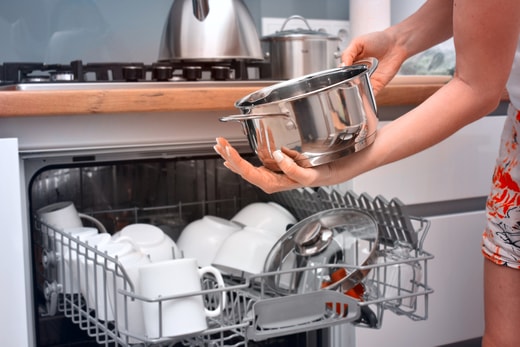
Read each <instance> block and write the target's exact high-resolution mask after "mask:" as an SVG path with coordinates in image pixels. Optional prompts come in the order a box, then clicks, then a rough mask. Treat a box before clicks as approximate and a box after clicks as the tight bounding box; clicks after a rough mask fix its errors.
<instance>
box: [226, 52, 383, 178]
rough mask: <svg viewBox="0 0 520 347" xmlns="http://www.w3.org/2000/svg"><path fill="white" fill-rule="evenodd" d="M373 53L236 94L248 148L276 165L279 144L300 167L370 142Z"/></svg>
mask: <svg viewBox="0 0 520 347" xmlns="http://www.w3.org/2000/svg"><path fill="white" fill-rule="evenodd" d="M377 63H378V62H377V59H375V58H371V59H368V60H363V61H359V62H356V63H355V64H354V65H351V66H346V67H342V68H336V69H330V70H325V71H321V72H317V73H314V74H310V75H307V76H304V77H300V78H296V79H292V80H288V81H284V82H280V83H277V84H275V85H273V86H270V87H266V88H263V89H260V90H258V91H256V92H254V93H251V94H249V95H248V96H246V97H244V98H242V99H240V100H238V101H237V102H236V103H235V106H236V107H237V108H238V109H240V111H241V112H242V114H241V115H233V116H227V117H223V118H221V119H220V120H221V121H224V122H226V121H239V122H241V123H242V125H243V128H244V131H245V133H246V135H247V137H248V140H249V144H250V146H251V148H252V149H253V150H254V151H255V152H256V154H257V155H258V157H259V158H260V160H261V161H262V163H263V164H264V166H265V167H267V168H269V169H271V170H274V171H278V170H279V168H278V165H277V164H276V162H275V160H274V159H273V156H272V153H273V152H274V151H275V150H279V149H280V150H282V151H284V152H285V153H287V154H288V155H290V156H291V157H293V159H294V160H295V161H296V163H298V165H300V166H303V167H312V166H317V165H321V164H325V163H328V162H331V161H334V160H336V159H338V158H341V157H343V156H346V155H349V154H351V153H354V152H358V151H360V150H362V149H364V148H366V147H367V146H369V145H370V144H372V143H373V141H374V139H375V134H376V128H377V123H378V119H377V107H376V102H375V98H374V95H373V92H372V86H371V84H370V76H371V74H372V73H373V72H374V70H375V69H376V67H377Z"/></svg>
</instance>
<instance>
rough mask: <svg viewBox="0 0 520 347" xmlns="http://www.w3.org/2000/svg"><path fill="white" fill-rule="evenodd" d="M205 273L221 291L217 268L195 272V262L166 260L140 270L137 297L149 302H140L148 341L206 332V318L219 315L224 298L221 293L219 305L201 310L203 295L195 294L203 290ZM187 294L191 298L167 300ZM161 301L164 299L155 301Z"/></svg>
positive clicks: (222, 281) (219, 275) (220, 277)
mask: <svg viewBox="0 0 520 347" xmlns="http://www.w3.org/2000/svg"><path fill="white" fill-rule="evenodd" d="M205 273H210V274H211V275H213V276H214V278H215V279H216V280H217V283H218V286H219V287H221V288H222V287H224V280H223V278H222V275H221V274H220V272H219V271H218V270H217V269H216V268H214V267H212V266H205V267H202V268H198V266H197V260H196V259H194V258H184V259H174V260H166V261H162V262H157V263H151V264H148V265H143V266H141V267H140V268H139V286H138V287H139V294H140V295H141V296H142V297H144V298H146V299H147V300H150V301H143V313H144V321H145V327H146V333H147V337H148V338H160V337H171V336H179V335H186V334H193V333H198V332H201V331H204V330H206V329H207V328H208V326H207V321H206V318H207V317H216V316H218V315H219V314H220V313H221V311H222V308H223V307H224V306H225V305H226V302H225V300H226V299H225V298H226V296H225V295H224V294H223V293H222V295H221V298H220V300H219V305H218V306H217V307H215V308H213V309H208V308H206V307H205V306H204V302H203V297H202V295H196V293H198V292H200V291H201V290H202V286H201V278H202V277H203V275H204V274H205ZM190 293H193V294H194V295H188V296H185V297H179V298H174V299H168V298H171V297H174V296H177V295H183V294H190ZM161 298H165V299H164V300H158V299H161ZM159 305H161V307H160V306H159ZM161 313H162V315H161ZM160 315H161V316H160ZM161 320H162V327H161V324H160V323H159V322H160V321H161ZM160 328H161V329H162V331H161V330H160Z"/></svg>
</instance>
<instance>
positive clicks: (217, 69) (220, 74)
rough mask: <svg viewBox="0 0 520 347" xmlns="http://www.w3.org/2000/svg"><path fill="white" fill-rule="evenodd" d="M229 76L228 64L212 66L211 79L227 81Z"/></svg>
mask: <svg viewBox="0 0 520 347" xmlns="http://www.w3.org/2000/svg"><path fill="white" fill-rule="evenodd" d="M230 78H231V69H230V67H229V66H219V65H217V66H212V67H211V79H213V80H215V81H227V80H228V79H230Z"/></svg>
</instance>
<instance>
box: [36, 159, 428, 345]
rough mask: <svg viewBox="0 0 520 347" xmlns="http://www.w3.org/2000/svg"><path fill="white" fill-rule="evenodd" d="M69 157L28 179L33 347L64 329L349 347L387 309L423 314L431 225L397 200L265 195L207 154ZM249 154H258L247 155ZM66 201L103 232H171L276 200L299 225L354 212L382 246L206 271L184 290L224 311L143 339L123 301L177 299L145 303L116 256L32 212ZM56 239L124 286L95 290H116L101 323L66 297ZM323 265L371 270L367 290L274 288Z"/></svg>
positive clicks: (209, 341)
mask: <svg viewBox="0 0 520 347" xmlns="http://www.w3.org/2000/svg"><path fill="white" fill-rule="evenodd" d="M75 158H76V161H71V162H69V163H68V164H67V165H63V164H62V163H63V158H60V159H59V160H57V161H56V164H53V162H52V161H51V160H47V161H46V163H45V165H46V167H45V170H39V171H37V172H36V173H35V175H34V176H33V178H32V179H31V183H30V187H31V188H30V194H29V201H30V206H31V208H30V210H31V213H32V217H31V224H32V232H31V238H32V248H33V249H32V253H33V268H34V271H33V276H34V280H33V281H34V293H35V294H34V296H35V301H36V303H37V305H35V306H36V307H37V310H38V312H37V315H36V316H37V321H38V322H37V324H36V325H37V330H38V334H37V336H38V341H39V345H41V346H51V345H56V346H59V345H60V343H58V342H54V343H55V344H53V339H56V336H55V335H63V334H67V332H68V331H77V332H78V333H74V334H75V335H79V336H81V338H78V342H76V343H77V344H72V343H71V344H70V345H72V346H291V345H299V346H309V347H310V346H331V347H334V346H352V344H353V341H352V338H351V335H352V334H353V333H354V329H358V328H359V329H365V328H366V329H377V328H379V327H381V325H382V324H383V321H384V314H387V313H389V314H397V315H402V316H406V317H408V318H409V319H411V320H425V319H427V317H428V296H429V295H430V294H431V293H432V292H433V289H432V288H430V287H429V285H428V262H429V260H431V259H433V255H432V254H430V253H428V252H427V251H426V250H424V249H423V241H424V239H425V238H426V236H427V232H428V228H429V222H428V220H426V219H424V218H420V217H415V216H410V215H409V214H408V212H407V210H406V206H405V205H404V204H402V203H401V202H400V201H399V199H398V198H395V197H391V198H387V197H382V196H375V197H372V196H369V195H368V194H364V193H361V194H357V193H355V192H353V191H346V192H339V191H338V190H336V189H332V188H329V187H321V188H316V189H295V190H292V191H288V192H281V193H276V194H272V195H266V194H264V193H263V192H261V191H259V190H258V189H257V188H255V187H253V186H251V185H249V184H248V183H247V182H245V181H243V180H241V179H240V178H239V177H238V176H236V175H234V174H232V173H231V172H229V171H228V170H227V169H226V168H225V167H223V165H222V163H221V161H220V160H218V159H215V158H214V156H186V157H176V158H166V159H165V158H159V159H146V160H142V159H141V160H139V161H135V160H132V161H124V160H117V161H113V160H106V161H103V160H97V162H96V163H94V164H93V163H91V162H89V160H86V161H82V160H81V159H82V158H79V160H78V157H75ZM101 158H102V156H101ZM83 159H85V158H83ZM86 159H88V158H86ZM248 159H249V160H251V161H254V160H255V158H253V157H252V156H250V157H249V158H248ZM57 163H60V164H57ZM142 182H147V184H142ZM64 200H70V201H73V202H74V204H75V205H76V206H77V207H78V211H80V212H81V213H82V214H84V215H87V216H90V217H92V219H93V220H96V221H98V222H99V223H101V224H102V226H101V227H102V228H104V229H106V230H107V232H108V233H114V232H117V231H118V230H120V229H121V228H123V227H124V226H125V225H129V224H132V223H149V224H153V225H156V226H159V227H160V228H161V229H162V230H163V231H164V232H165V233H167V234H168V235H169V236H171V237H172V239H174V240H176V239H177V238H178V236H179V235H180V233H182V230H183V228H184V227H185V226H186V225H187V224H188V223H189V222H191V221H193V220H195V219H197V218H201V217H202V216H205V215H214V216H219V217H221V218H227V219H229V218H231V216H232V215H234V214H235V213H236V211H238V210H239V209H240V208H242V207H243V206H245V205H247V204H249V203H251V202H255V201H273V202H276V203H278V204H280V205H282V206H283V207H285V208H286V209H287V210H288V211H290V212H291V213H292V214H293V215H294V216H295V217H296V219H297V220H298V221H301V220H304V219H305V218H307V217H309V216H312V215H313V214H316V213H318V212H321V211H327V210H333V209H338V208H352V209H358V210H361V211H364V212H365V213H368V214H369V215H370V216H372V217H373V218H374V220H375V221H376V222H377V228H378V231H379V233H380V235H382V238H383V240H384V242H380V243H378V245H377V249H376V253H377V256H378V257H377V261H376V262H375V263H373V264H369V265H357V266H352V265H351V264H346V263H345V264H342V263H341V262H340V263H338V262H334V263H330V264H321V265H319V266H313V267H295V268H292V269H289V270H287V269H285V270H284V269H275V270H273V271H270V272H262V273H259V274H255V275H252V276H243V277H241V276H225V275H224V281H225V287H224V288H221V287H218V286H217V285H216V281H215V278H213V277H212V276H205V277H203V281H202V290H201V291H198V292H195V293H191V294H189V295H188V296H190V295H191V296H197V297H202V298H203V301H204V305H205V306H211V305H217V304H219V302H220V301H221V300H222V298H223V297H225V299H226V304H225V305H224V306H223V308H222V310H221V312H220V313H219V314H218V315H216V316H214V317H209V318H207V329H205V330H204V331H202V332H200V333H197V334H188V335H179V336H164V337H163V336H161V337H159V338H150V337H148V336H146V335H143V334H136V333H135V331H132V329H131V327H130V324H129V322H130V321H131V320H132V316H131V315H130V314H129V313H128V311H129V307H130V306H131V305H134V304H136V303H141V304H142V303H145V302H146V303H148V304H153V305H157V307H158V311H159V312H161V309H162V307H164V305H166V304H167V303H168V302H169V301H170V300H176V299H179V297H181V296H182V295H181V296H175V295H173V296H170V297H164V298H156V299H153V300H152V299H150V298H146V297H143V296H141V295H139V294H137V293H136V283H132V280H131V279H130V277H129V276H128V274H127V271H126V270H125V267H124V266H123V265H122V264H121V263H120V261H119V260H118V258H117V257H113V256H110V255H108V254H107V253H104V252H102V251H100V250H99V249H98V248H97V247H94V246H92V245H90V244H89V243H88V242H83V241H81V240H77V239H75V238H74V236H71V235H69V234H67V233H64V232H63V230H62V229H57V228H53V227H52V226H51V225H49V224H47V223H46V222H44V221H42V220H40V219H39V217H38V216H37V215H36V213H35V211H36V210H37V209H38V208H40V207H42V206H45V205H47V204H50V203H53V202H56V201H64ZM88 223H89V220H88V219H87V220H86V222H85V224H88ZM57 240H60V242H57ZM63 244H68V245H72V244H74V245H75V247H76V249H75V250H76V251H75V252H74V254H72V253H70V256H71V257H77V258H78V259H77V263H79V262H80V260H79V258H86V259H88V260H89V261H92V262H95V263H96V264H98V265H99V266H98V267H97V268H98V269H99V270H98V272H99V274H98V275H95V276H91V277H89V276H87V277H86V278H85V279H83V280H85V281H87V282H88V281H94V282H96V281H98V280H99V278H100V277H99V276H101V278H104V279H105V280H107V279H108V278H109V279H110V280H111V281H118V282H119V283H122V284H123V285H122V287H121V286H119V287H118V288H119V289H117V288H115V287H114V286H104V289H102V290H103V291H104V293H103V295H104V296H105V297H107V298H109V299H110V300H111V302H113V301H116V297H119V298H122V300H119V301H118V302H120V307H119V310H118V311H117V312H118V313H117V314H115V315H114V317H112V318H110V319H101V318H100V315H99V312H97V311H96V309H92V308H91V307H89V306H88V305H87V304H86V299H85V297H84V296H82V295H81V294H70V293H69V290H68V288H67V287H68V286H72V285H77V286H79V285H80V283H76V284H72V283H70V282H66V281H63V280H62V279H63V278H65V271H71V270H70V267H67V266H66V264H65V257H60V254H63V252H64V250H63ZM71 247H72V246H71ZM403 249H406V252H405V253H403V252H401V251H402V250H403ZM355 252H356V253H357V252H362V250H361V249H355ZM177 256H178V255H177ZM331 268H335V269H337V268H343V269H344V270H345V271H346V272H348V273H350V272H353V271H365V272H366V273H368V275H367V276H366V277H365V279H364V280H363V288H364V292H363V293H362V294H361V295H358V296H356V295H351V294H349V293H346V294H345V293H343V292H342V291H341V290H327V289H322V290H315V291H310V292H306V293H285V294H280V293H279V292H277V291H274V290H273V289H272V286H271V285H270V284H272V281H273V279H274V278H280V276H284V275H291V276H306V275H312V274H315V273H316V272H318V271H324V270H327V271H329V270H330V269H331ZM67 269H69V270H67ZM75 280H77V281H80V279H79V278H76V279H75ZM94 288H97V283H94ZM185 296H187V295H186V294H184V295H183V297H185ZM95 308H97V307H95ZM98 311H99V310H98ZM58 318H59V320H58ZM160 319H161V318H160V317H159V321H160ZM57 322H59V323H57ZM56 326H60V328H59V329H57V333H56V334H50V335H52V336H47V332H48V331H50V330H52V329H53V328H55V327H56ZM159 330H160V329H159ZM71 334H72V333H71ZM79 341H81V342H79ZM85 341H88V342H85ZM81 343H83V344H81Z"/></svg>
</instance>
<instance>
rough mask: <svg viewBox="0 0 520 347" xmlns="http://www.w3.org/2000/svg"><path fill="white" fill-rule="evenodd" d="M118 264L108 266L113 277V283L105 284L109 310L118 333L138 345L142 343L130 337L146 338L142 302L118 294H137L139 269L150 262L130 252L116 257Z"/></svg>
mask: <svg viewBox="0 0 520 347" xmlns="http://www.w3.org/2000/svg"><path fill="white" fill-rule="evenodd" d="M118 262H119V263H118V265H117V266H116V264H115V263H112V264H110V265H111V266H110V269H111V270H113V271H114V272H113V273H114V275H115V281H108V283H107V292H108V298H109V303H110V308H111V310H112V313H113V315H114V320H115V322H116V325H117V328H118V330H119V332H120V333H121V334H125V333H126V334H128V335H129V342H130V343H139V342H142V341H141V340H139V339H136V338H133V337H132V336H146V330H145V325H144V316H143V307H142V301H141V300H137V299H135V300H132V297H131V296H129V295H125V294H123V293H120V292H119V290H124V291H126V292H129V293H133V294H137V286H138V283H139V267H141V266H142V265H145V264H150V263H151V261H150V258H149V257H148V256H146V255H144V254H143V253H141V252H139V251H132V252H130V253H128V254H125V255H122V256H121V257H118ZM114 299H115V300H114Z"/></svg>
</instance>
